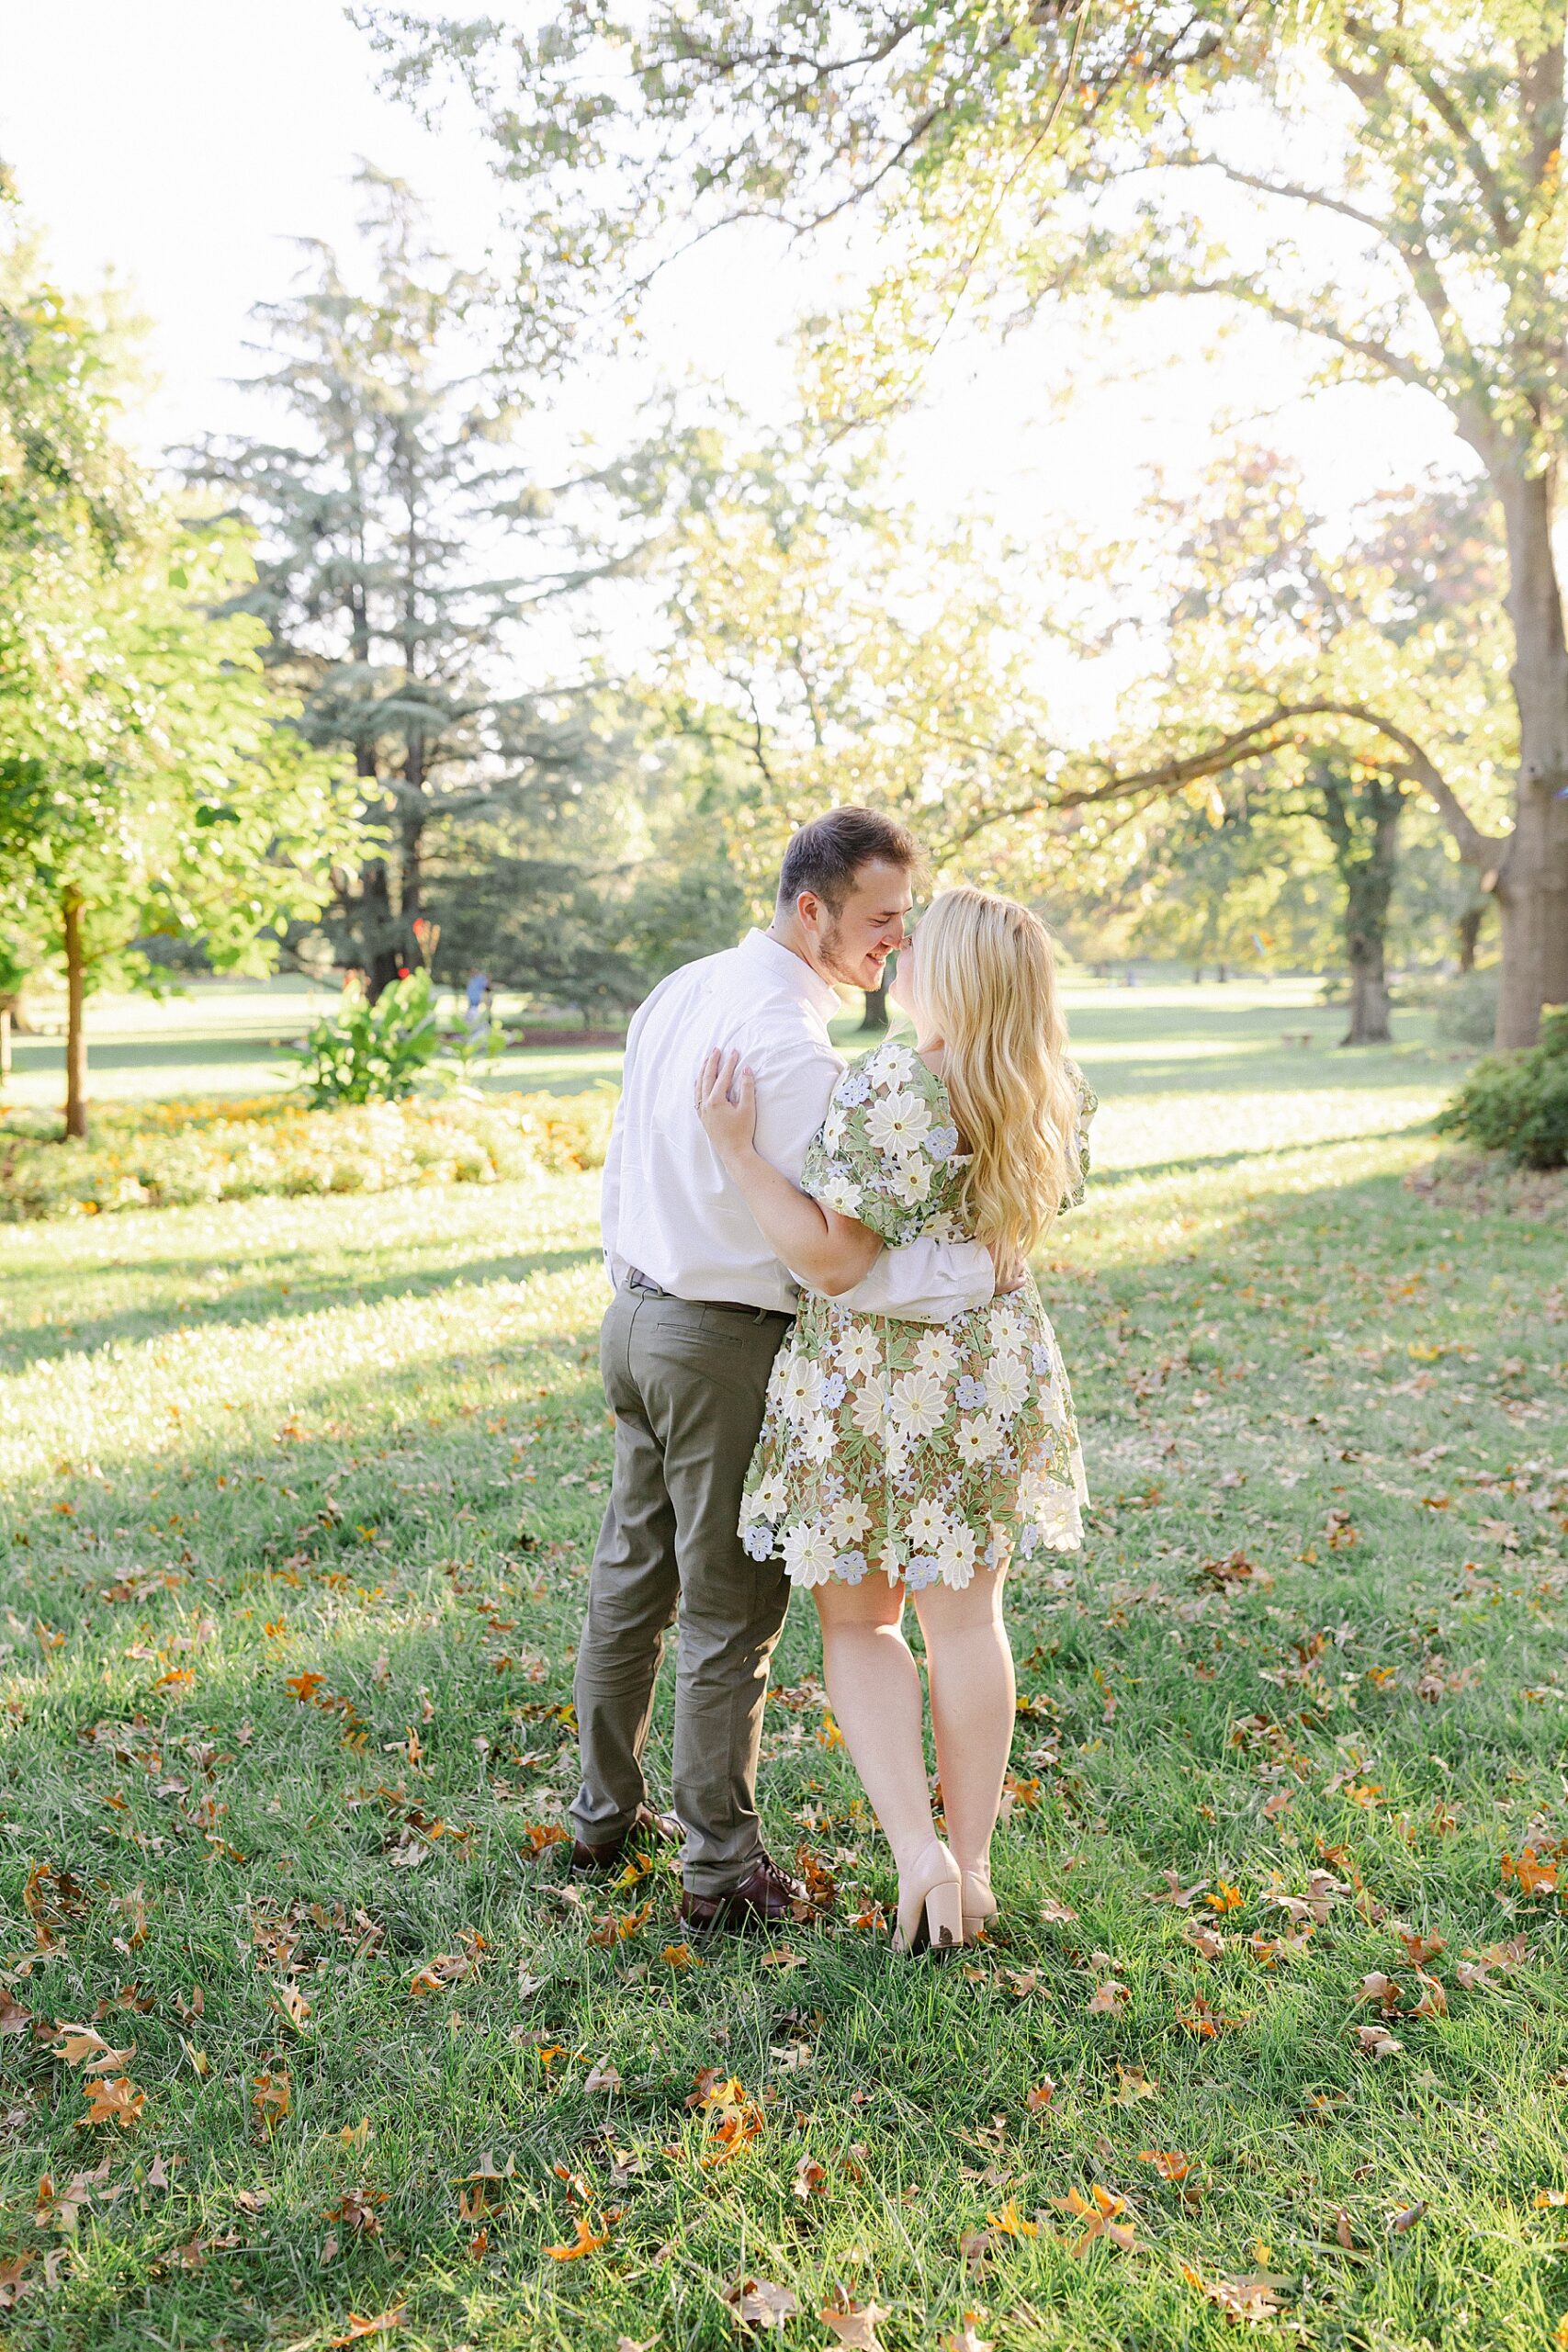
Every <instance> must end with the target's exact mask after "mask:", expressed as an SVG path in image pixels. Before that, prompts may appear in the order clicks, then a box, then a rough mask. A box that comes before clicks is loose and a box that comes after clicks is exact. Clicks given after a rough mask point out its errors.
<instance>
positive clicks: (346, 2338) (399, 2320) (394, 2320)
mask: <svg viewBox="0 0 1568 2352" xmlns="http://www.w3.org/2000/svg"><path fill="white" fill-rule="evenodd" d="M406 2309H407V2305H406V2304H404V2303H395V2304H394V2305H393V2307H392V2309H391V2310H390V2311H389V2312H377V2314H376V2316H375V2318H374V2319H365V2318H362V2317H361V2315H360V2313H359V2312H349V2315H348V2325H347V2326H346V2327H345V2328H344V2332H343V2334H342V2335H333V2336H329V2337H328V2339H327V2340H328V2342H329V2343H330V2344H331V2346H333V2352H339V2346H342V2345H344V2344H358V2343H361V2342H363V2340H364V2338H365V2337H366V2336H367V2335H390V2334H391V2332H392V2330H393V2328H395V2327H401V2325H402V2324H403V2312H404V2311H405V2310H406Z"/></svg>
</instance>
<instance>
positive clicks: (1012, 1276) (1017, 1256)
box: [991, 1250, 1029, 1298]
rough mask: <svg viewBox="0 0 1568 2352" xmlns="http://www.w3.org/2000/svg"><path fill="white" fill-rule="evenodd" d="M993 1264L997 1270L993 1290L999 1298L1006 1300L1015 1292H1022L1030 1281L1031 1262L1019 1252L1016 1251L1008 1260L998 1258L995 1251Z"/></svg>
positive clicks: (992, 1259)
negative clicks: (1025, 1284)
mask: <svg viewBox="0 0 1568 2352" xmlns="http://www.w3.org/2000/svg"><path fill="white" fill-rule="evenodd" d="M991 1262H992V1264H993V1265H994V1266H995V1268H996V1279H995V1281H994V1283H993V1284H992V1288H993V1289H994V1291H995V1292H996V1295H997V1296H998V1298H1006V1297H1008V1296H1009V1295H1010V1294H1011V1293H1012V1292H1013V1291H1015V1290H1021V1289H1022V1288H1023V1285H1024V1283H1026V1282H1027V1281H1028V1280H1029V1261H1028V1260H1027V1258H1025V1257H1024V1256H1023V1255H1022V1253H1021V1251H1019V1250H1014V1251H1013V1252H1012V1253H1011V1255H1010V1256H1009V1257H1006V1258H998V1256H997V1255H996V1253H995V1251H993V1252H992V1257H991Z"/></svg>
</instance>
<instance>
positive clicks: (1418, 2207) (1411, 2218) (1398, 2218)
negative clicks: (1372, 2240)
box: [1388, 2197, 1427, 2237]
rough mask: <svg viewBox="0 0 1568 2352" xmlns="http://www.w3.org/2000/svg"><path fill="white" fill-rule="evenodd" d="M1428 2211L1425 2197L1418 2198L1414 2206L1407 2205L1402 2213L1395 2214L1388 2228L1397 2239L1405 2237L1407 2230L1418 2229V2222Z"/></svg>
mask: <svg viewBox="0 0 1568 2352" xmlns="http://www.w3.org/2000/svg"><path fill="white" fill-rule="evenodd" d="M1426 2211H1427V2200H1426V2199H1425V2198H1424V2197H1421V2198H1417V2199H1416V2203H1415V2204H1414V2205H1406V2206H1405V2207H1404V2209H1403V2211H1400V2212H1398V2213H1395V2214H1394V2215H1393V2217H1392V2219H1391V2220H1390V2222H1389V2225H1388V2226H1389V2228H1390V2230H1391V2231H1392V2233H1393V2235H1394V2236H1395V2237H1403V2236H1404V2233H1405V2231H1406V2230H1413V2229H1414V2228H1415V2227H1416V2222H1419V2221H1420V2220H1421V2219H1422V2218H1423V2216H1424V2215H1425V2213H1426Z"/></svg>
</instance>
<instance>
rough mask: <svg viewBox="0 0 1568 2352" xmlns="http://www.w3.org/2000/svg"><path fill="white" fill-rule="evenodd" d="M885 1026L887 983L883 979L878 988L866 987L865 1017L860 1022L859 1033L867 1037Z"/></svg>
mask: <svg viewBox="0 0 1568 2352" xmlns="http://www.w3.org/2000/svg"><path fill="white" fill-rule="evenodd" d="M886 1026H887V983H886V980H884V981H883V983H882V986H881V987H880V988H879V989H866V991H865V1018H864V1020H863V1022H862V1023H861V1024H860V1027H861V1035H862V1036H863V1037H869V1036H871V1035H874V1034H877V1033H880V1032H881V1031H882V1030H884V1029H886Z"/></svg>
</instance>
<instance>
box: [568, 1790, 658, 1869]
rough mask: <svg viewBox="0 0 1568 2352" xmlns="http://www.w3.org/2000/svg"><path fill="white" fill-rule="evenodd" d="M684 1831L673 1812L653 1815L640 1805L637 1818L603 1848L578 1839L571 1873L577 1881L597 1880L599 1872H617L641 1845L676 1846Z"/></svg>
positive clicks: (645, 1806)
mask: <svg viewBox="0 0 1568 2352" xmlns="http://www.w3.org/2000/svg"><path fill="white" fill-rule="evenodd" d="M684 1836H685V1832H684V1830H683V1829H682V1826H681V1825H680V1823H679V1822H678V1821H677V1820H676V1818H675V1816H674V1815H673V1814H672V1813H655V1812H654V1810H653V1807H652V1806H651V1805H650V1804H639V1805H638V1807H637V1815H636V1818H635V1819H634V1820H633V1821H632V1822H631V1823H630V1824H629V1825H628V1826H627V1827H626V1828H625V1829H623V1830H622V1832H621V1834H620V1836H619V1837H618V1838H610V1839H609V1840H608V1841H607V1842H606V1843H605V1844H604V1845H603V1846H591V1845H588V1844H587V1843H586V1842H585V1841H584V1840H583V1839H582V1838H578V1839H577V1840H576V1842H575V1843H574V1844H573V1846H572V1849H571V1869H572V1874H573V1876H574V1877H577V1878H592V1877H596V1876H597V1875H598V1874H599V1872H600V1871H613V1870H617V1869H618V1868H619V1867H620V1865H621V1864H622V1863H623V1862H624V1861H625V1860H626V1856H627V1855H628V1854H631V1853H635V1852H637V1850H638V1849H639V1848H641V1847H644V1846H678V1845H679V1844H680V1843H681V1841H682V1838H683V1837H684Z"/></svg>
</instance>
